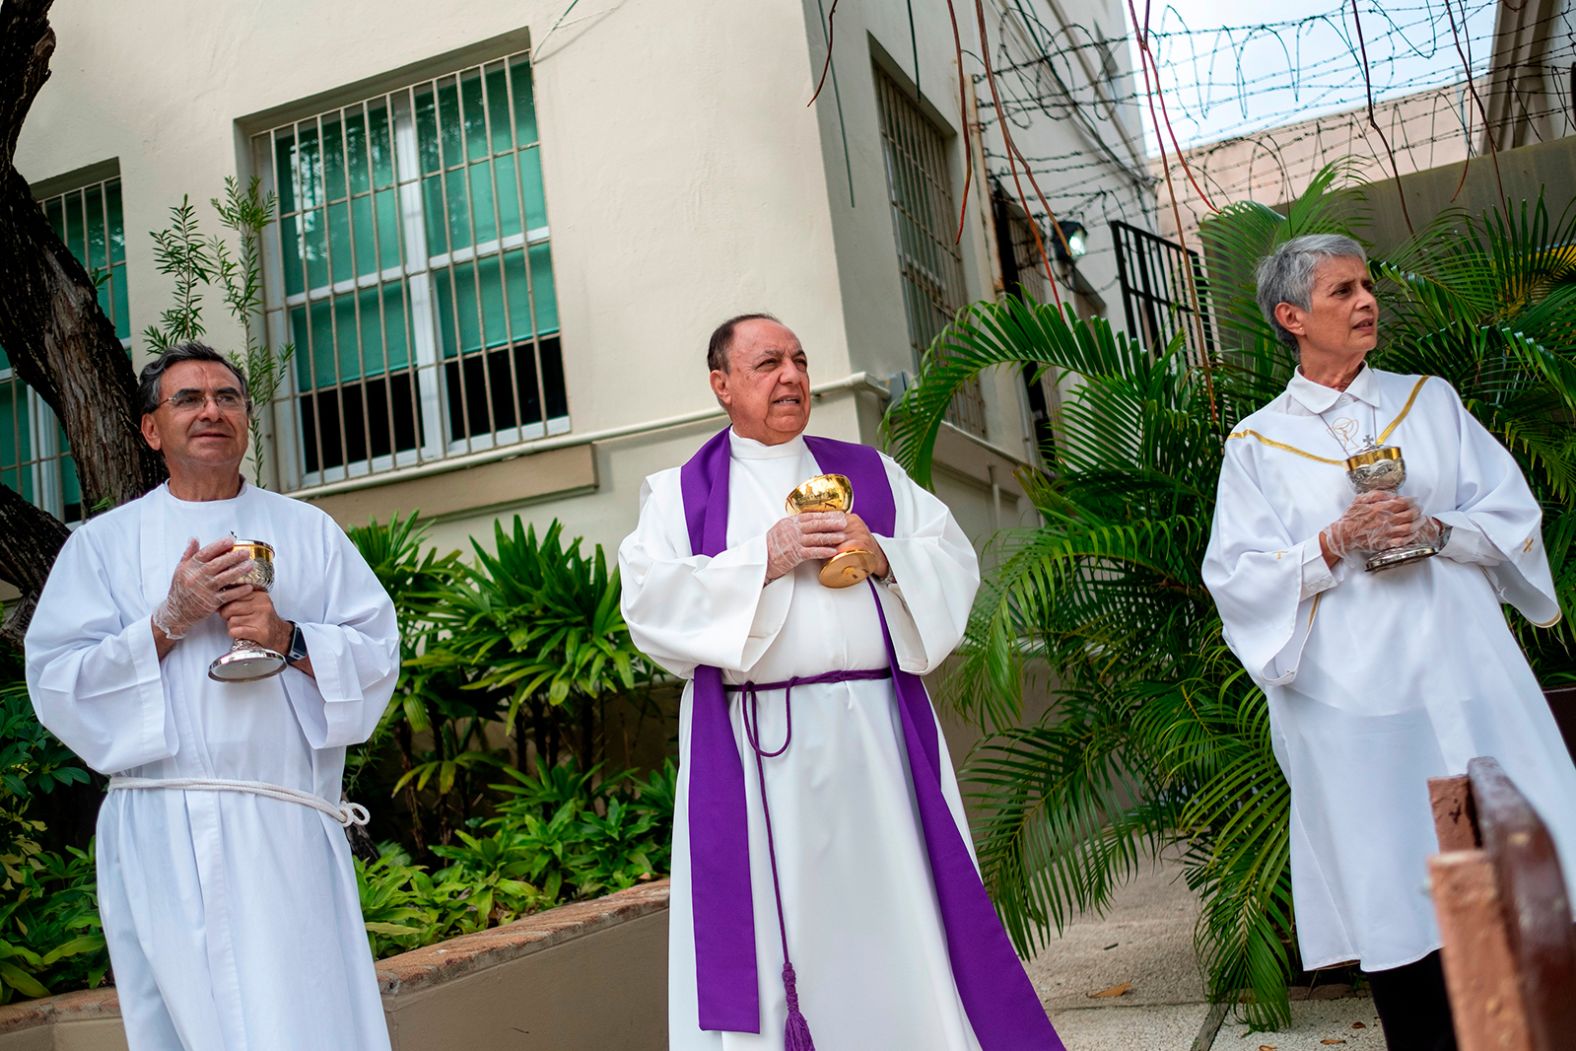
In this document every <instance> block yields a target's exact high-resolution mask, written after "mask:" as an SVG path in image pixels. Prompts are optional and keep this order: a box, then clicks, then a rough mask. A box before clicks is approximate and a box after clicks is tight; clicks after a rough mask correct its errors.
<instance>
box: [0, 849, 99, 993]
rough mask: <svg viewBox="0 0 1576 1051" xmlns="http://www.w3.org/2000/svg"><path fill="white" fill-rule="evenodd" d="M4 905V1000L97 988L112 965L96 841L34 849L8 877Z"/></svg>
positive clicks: (0, 982)
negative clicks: (59, 849) (80, 845)
mask: <svg viewBox="0 0 1576 1051" xmlns="http://www.w3.org/2000/svg"><path fill="white" fill-rule="evenodd" d="M7 895H8V900H7V901H6V903H5V904H4V905H0V1004H3V1003H9V1002H10V1001H11V1000H12V999H14V998H15V997H17V996H21V997H22V998H24V999H25V998H28V997H34V996H48V995H49V994H50V993H51V992H56V991H63V990H67V989H81V988H84V987H86V988H93V987H95V986H97V985H98V984H99V983H100V982H102V981H103V980H104V975H105V973H106V972H107V971H108V970H109V952H108V950H107V949H106V947H105V944H104V931H103V927H102V925H101V924H100V923H99V912H98V893H97V889H96V886H95V883H94V873H93V845H92V844H91V843H89V844H88V849H87V850H79V849H77V848H75V847H68V848H66V851H65V853H63V854H56V853H53V852H51V851H47V850H40V851H38V852H36V853H34V854H33V855H32V856H31V857H29V858H28V859H27V861H26V862H25V863H24V864H22V865H21V866H19V868H18V871H17V873H16V875H15V876H13V877H11V878H9V879H8V880H7Z"/></svg>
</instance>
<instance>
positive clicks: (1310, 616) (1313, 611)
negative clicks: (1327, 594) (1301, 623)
mask: <svg viewBox="0 0 1576 1051" xmlns="http://www.w3.org/2000/svg"><path fill="white" fill-rule="evenodd" d="M1322 601H1324V592H1322V591H1321V592H1319V593H1318V594H1317V595H1315V596H1313V608H1312V609H1310V610H1309V611H1308V630H1309V631H1312V630H1313V618H1314V617H1317V616H1318V615H1319V603H1320V602H1322Z"/></svg>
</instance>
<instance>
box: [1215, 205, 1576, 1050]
mask: <svg viewBox="0 0 1576 1051" xmlns="http://www.w3.org/2000/svg"><path fill="white" fill-rule="evenodd" d="M1258 286H1259V287H1258V292H1259V295H1258V298H1259V305H1260V307H1261V308H1262V309H1263V311H1264V315H1265V317H1266V319H1268V320H1269V321H1270V323H1271V324H1272V325H1273V326H1274V327H1275V330H1276V332H1277V333H1278V334H1279V335H1280V337H1281V338H1282V339H1283V340H1284V341H1285V342H1286V343H1287V345H1288V346H1290V347H1293V348H1294V349H1295V350H1296V351H1297V354H1298V358H1299V365H1298V368H1297V371H1296V374H1295V375H1294V376H1293V377H1292V380H1291V382H1290V383H1289V384H1287V387H1286V390H1285V391H1284V392H1282V393H1281V394H1280V395H1279V396H1277V397H1276V398H1275V399H1274V400H1273V401H1271V402H1270V403H1269V404H1268V405H1266V406H1264V407H1263V408H1262V409H1260V410H1258V411H1257V412H1255V413H1253V414H1252V415H1250V416H1249V417H1247V418H1246V419H1245V420H1243V421H1242V422H1241V423H1240V424H1238V425H1237V428H1236V430H1234V431H1233V432H1232V434H1231V436H1230V440H1228V441H1227V443H1226V450H1225V462H1224V464H1223V466H1222V469H1221V476H1220V489H1219V499H1218V502H1217V505H1216V509H1215V520H1214V526H1213V532H1212V534H1211V537H1210V543H1209V550H1208V553H1207V555H1206V557H1205V562H1204V580H1205V582H1206V583H1207V584H1208V586H1209V589H1210V592H1211V594H1212V595H1213V596H1214V598H1215V602H1216V604H1217V605H1218V606H1219V608H1220V613H1221V618H1222V620H1223V621H1224V623H1225V631H1226V640H1227V642H1228V643H1229V644H1230V645H1231V648H1232V651H1233V652H1234V653H1235V654H1236V655H1237V657H1238V658H1239V659H1240V660H1241V661H1242V663H1243V665H1244V666H1245V667H1246V668H1247V670H1248V672H1249V674H1250V675H1252V676H1253V679H1254V681H1255V682H1257V683H1258V684H1259V685H1260V686H1261V687H1263V689H1264V693H1265V696H1266V698H1267V699H1268V702H1269V706H1270V722H1271V727H1272V738H1273V744H1274V748H1275V755H1276V759H1277V760H1278V761H1279V763H1280V766H1281V769H1282V770H1283V771H1284V772H1285V774H1286V779H1287V781H1288V782H1289V783H1290V785H1291V791H1292V796H1291V829H1290V849H1291V870H1292V894H1293V898H1294V901H1295V905H1296V916H1297V940H1298V944H1299V947H1300V949H1301V953H1302V960H1303V965H1304V966H1305V967H1307V968H1309V969H1313V968H1318V967H1328V966H1331V965H1335V964H1340V963H1348V962H1352V961H1356V962H1358V963H1359V964H1360V966H1361V967H1362V969H1363V970H1364V971H1365V972H1367V973H1368V974H1369V976H1370V977H1371V978H1372V986H1373V992H1374V1004H1375V1007H1376V1008H1377V1009H1378V1011H1379V1015H1380V1019H1381V1021H1382V1022H1383V1023H1384V1028H1385V1037H1386V1039H1387V1040H1388V1041H1389V1045H1390V1047H1391V1049H1392V1051H1401V1049H1411V1048H1419V1049H1424V1048H1426V1049H1428V1051H1436V1049H1443V1048H1453V1047H1454V1046H1455V1040H1454V1035H1453V1033H1452V1031H1451V1025H1450V1016H1449V1007H1448V1003H1447V1001H1446V999H1445V992H1444V986H1443V981H1442V979H1441V976H1440V969H1439V962H1438V952H1437V950H1438V949H1439V945H1440V938H1439V930H1438V927H1437V925H1436V923H1435V919H1434V912H1433V907H1432V904H1431V903H1430V901H1429V898H1428V895H1427V891H1426V883H1427V867H1426V862H1427V858H1428V856H1429V855H1430V854H1431V853H1434V852H1435V850H1436V845H1435V842H1434V835H1433V821H1432V815H1431V812H1430V809H1429V802H1428V789H1427V782H1428V779H1429V778H1430V777H1439V776H1443V775H1447V774H1457V773H1462V772H1464V771H1465V769H1466V763H1467V760H1468V759H1470V758H1472V757H1473V756H1478V755H1492V756H1494V757H1495V758H1497V759H1498V760H1499V761H1500V763H1501V764H1502V765H1503V766H1504V768H1505V770H1506V771H1507V773H1509V775H1510V776H1511V778H1512V779H1513V780H1515V782H1516V784H1517V785H1518V786H1519V787H1520V788H1521V790H1522V792H1523V793H1525V794H1526V796H1527V798H1528V799H1529V800H1531V802H1532V804H1533V805H1534V806H1535V807H1537V808H1538V810H1539V812H1540V813H1541V814H1542V816H1543V817H1544V819H1545V821H1547V822H1548V824H1549V826H1550V828H1551V831H1552V832H1553V834H1554V837H1555V841H1556V843H1557V845H1558V847H1559V850H1560V854H1561V859H1562V862H1563V865H1564V868H1565V872H1566V875H1567V878H1568V879H1569V878H1572V877H1576V810H1573V808H1572V807H1571V806H1570V801H1571V800H1572V799H1576V769H1573V767H1572V765H1571V760H1570V756H1569V755H1568V754H1567V753H1566V751H1565V749H1564V746H1563V745H1562V744H1561V738H1560V734H1559V731H1558V729H1557V728H1556V727H1555V724H1554V720H1553V717H1552V715H1551V714H1550V712H1549V709H1548V705H1547V704H1546V703H1545V701H1544V699H1543V694H1542V691H1541V690H1540V689H1539V686H1538V683H1537V681H1536V680H1535V679H1534V678H1533V675H1532V671H1531V669H1530V668H1529V667H1528V665H1527V661H1526V658H1525V657H1524V656H1523V655H1522V653H1521V650H1520V649H1519V648H1518V647H1517V645H1516V643H1515V640H1514V638H1513V637H1512V636H1511V634H1510V630H1509V628H1508V626H1507V625H1506V621H1505V616H1504V613H1503V611H1502V609H1501V603H1502V602H1505V603H1509V604H1510V605H1512V606H1513V607H1515V608H1516V609H1517V610H1518V611H1520V612H1521V614H1522V615H1524V616H1526V617H1527V618H1528V619H1529V620H1531V621H1533V622H1534V623H1536V624H1540V625H1544V626H1549V625H1552V624H1554V623H1556V622H1557V621H1558V620H1559V617H1560V608H1559V603H1558V601H1557V599H1556V598H1555V593H1554V584H1553V581H1552V579H1551V578H1550V574H1549V565H1548V558H1547V556H1546V554H1545V552H1544V548H1543V540H1542V535H1541V530H1540V526H1541V520H1542V516H1541V512H1540V511H1539V508H1538V505H1537V503H1536V501H1535V500H1534V499H1533V497H1532V494H1531V492H1530V491H1529V489H1528V487H1527V483H1526V479H1525V478H1524V477H1523V476H1522V474H1521V471H1520V469H1519V468H1518V467H1517V465H1516V462H1515V460H1513V459H1512V458H1511V456H1510V454H1509V453H1507V452H1506V451H1505V449H1504V448H1503V447H1502V446H1501V445H1500V444H1499V443H1498V442H1497V441H1495V440H1494V438H1493V437H1492V436H1491V435H1490V434H1489V433H1488V432H1487V431H1486V430H1484V429H1483V427H1482V426H1481V425H1480V424H1479V423H1478V422H1477V421H1476V420H1475V419H1474V418H1473V417H1472V415H1471V414H1470V413H1468V412H1467V411H1466V410H1465V409H1464V408H1463V407H1462V405H1461V400H1460V398H1459V397H1458V396H1457V394H1456V392H1455V391H1454V390H1453V389H1452V388H1451V387H1450V385H1449V384H1448V383H1446V382H1444V381H1443V380H1441V379H1439V378H1438V377H1429V376H1402V375H1396V374H1394V373H1388V372H1381V371H1379V370H1377V369H1373V368H1370V367H1368V365H1367V364H1366V361H1365V359H1366V358H1367V356H1368V354H1369V352H1370V351H1372V350H1373V349H1374V347H1375V346H1376V345H1377V343H1378V320H1379V303H1378V300H1377V299H1376V298H1375V297H1374V287H1373V281H1372V279H1371V278H1370V276H1369V272H1368V265H1367V261H1366V259H1365V257H1364V254H1363V250H1362V247H1361V246H1360V245H1359V244H1357V242H1355V241H1353V240H1351V239H1349V238H1345V237H1338V236H1333V235H1314V236H1307V237H1298V238H1294V239H1293V240H1290V241H1288V242H1286V243H1285V244H1284V245H1282V246H1281V247H1280V248H1279V249H1278V250H1277V251H1276V252H1275V253H1274V254H1273V255H1271V256H1269V257H1268V258H1267V259H1265V260H1264V261H1263V262H1262V263H1261V264H1260V266H1259V270H1258ZM1376 447H1384V448H1394V447H1400V448H1401V449H1402V450H1403V453H1404V463H1405V472H1406V477H1405V483H1404V485H1403V486H1402V488H1401V490H1400V491H1399V492H1397V491H1394V490H1391V491H1384V490H1375V491H1371V492H1367V493H1364V494H1361V495H1358V494H1356V493H1355V492H1354V489H1353V485H1352V482H1351V481H1350V480H1349V478H1348V474H1347V460H1348V459H1349V458H1351V457H1354V456H1357V455H1358V454H1359V453H1363V452H1364V450H1365V449H1366V450H1373V449H1375V448H1376ZM1391 455H1393V454H1392V453H1389V452H1385V451H1383V449H1381V450H1380V451H1379V452H1373V451H1369V452H1368V453H1366V455H1365V457H1364V458H1365V459H1368V460H1381V461H1384V460H1385V459H1386V457H1389V456H1391ZM1387 462H1388V461H1387ZM1397 547H1407V548H1414V549H1416V548H1421V549H1424V550H1426V549H1429V548H1433V549H1436V550H1437V557H1427V558H1422V559H1419V560H1416V561H1412V562H1407V563H1404V564H1399V565H1397V566H1394V567H1393V568H1387V569H1385V570H1384V571H1383V572H1369V571H1366V570H1365V563H1367V562H1368V560H1369V558H1370V557H1371V556H1372V555H1373V553H1375V552H1381V551H1387V550H1390V549H1393V548H1397ZM1572 891H1573V893H1576V882H1573V884H1572Z"/></svg>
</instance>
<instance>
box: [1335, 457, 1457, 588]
mask: <svg viewBox="0 0 1576 1051" xmlns="http://www.w3.org/2000/svg"><path fill="white" fill-rule="evenodd" d="M1346 477H1347V478H1349V479H1351V483H1352V488H1353V489H1356V490H1357V491H1358V492H1359V493H1372V492H1395V491H1396V490H1398V489H1400V488H1401V483H1402V482H1404V481H1406V460H1404V459H1403V458H1402V457H1401V448H1400V446H1397V445H1373V444H1371V443H1370V444H1369V445H1368V447H1367V448H1364V449H1360V450H1358V452H1357V453H1356V454H1355V455H1353V456H1350V457H1348V458H1347V460H1346ZM1438 553H1439V549H1438V548H1437V547H1435V546H1434V545H1433V544H1402V545H1401V546H1400V547H1392V548H1387V549H1386V550H1384V551H1375V552H1373V553H1372V554H1371V555H1369V557H1368V561H1367V562H1366V563H1365V564H1364V568H1365V569H1367V570H1368V572H1370V573H1378V572H1379V571H1381V570H1385V569H1394V568H1395V567H1396V566H1404V565H1406V564H1407V563H1408V562H1416V561H1418V560H1419V559H1423V558H1431V557H1433V556H1434V555H1437V554H1438Z"/></svg>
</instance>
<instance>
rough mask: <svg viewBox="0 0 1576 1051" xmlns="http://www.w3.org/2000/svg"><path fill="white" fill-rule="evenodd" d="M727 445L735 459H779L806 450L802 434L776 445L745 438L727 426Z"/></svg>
mask: <svg viewBox="0 0 1576 1051" xmlns="http://www.w3.org/2000/svg"><path fill="white" fill-rule="evenodd" d="M728 447H729V448H728V451H729V452H730V453H731V454H732V456H733V458H734V459H736V460H781V459H787V458H788V457H790V456H803V455H804V453H805V451H806V446H805V444H804V435H803V434H796V435H794V436H793V437H792V438H790V439H788V440H787V441H785V442H782V443H780V444H778V445H767V444H766V443H765V442H758V441H756V440H755V439H754V438H746V437H744V436H743V435H742V434H740V433H739V432H738V431H736V430H734V429H733V428H731V427H730V428H728Z"/></svg>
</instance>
